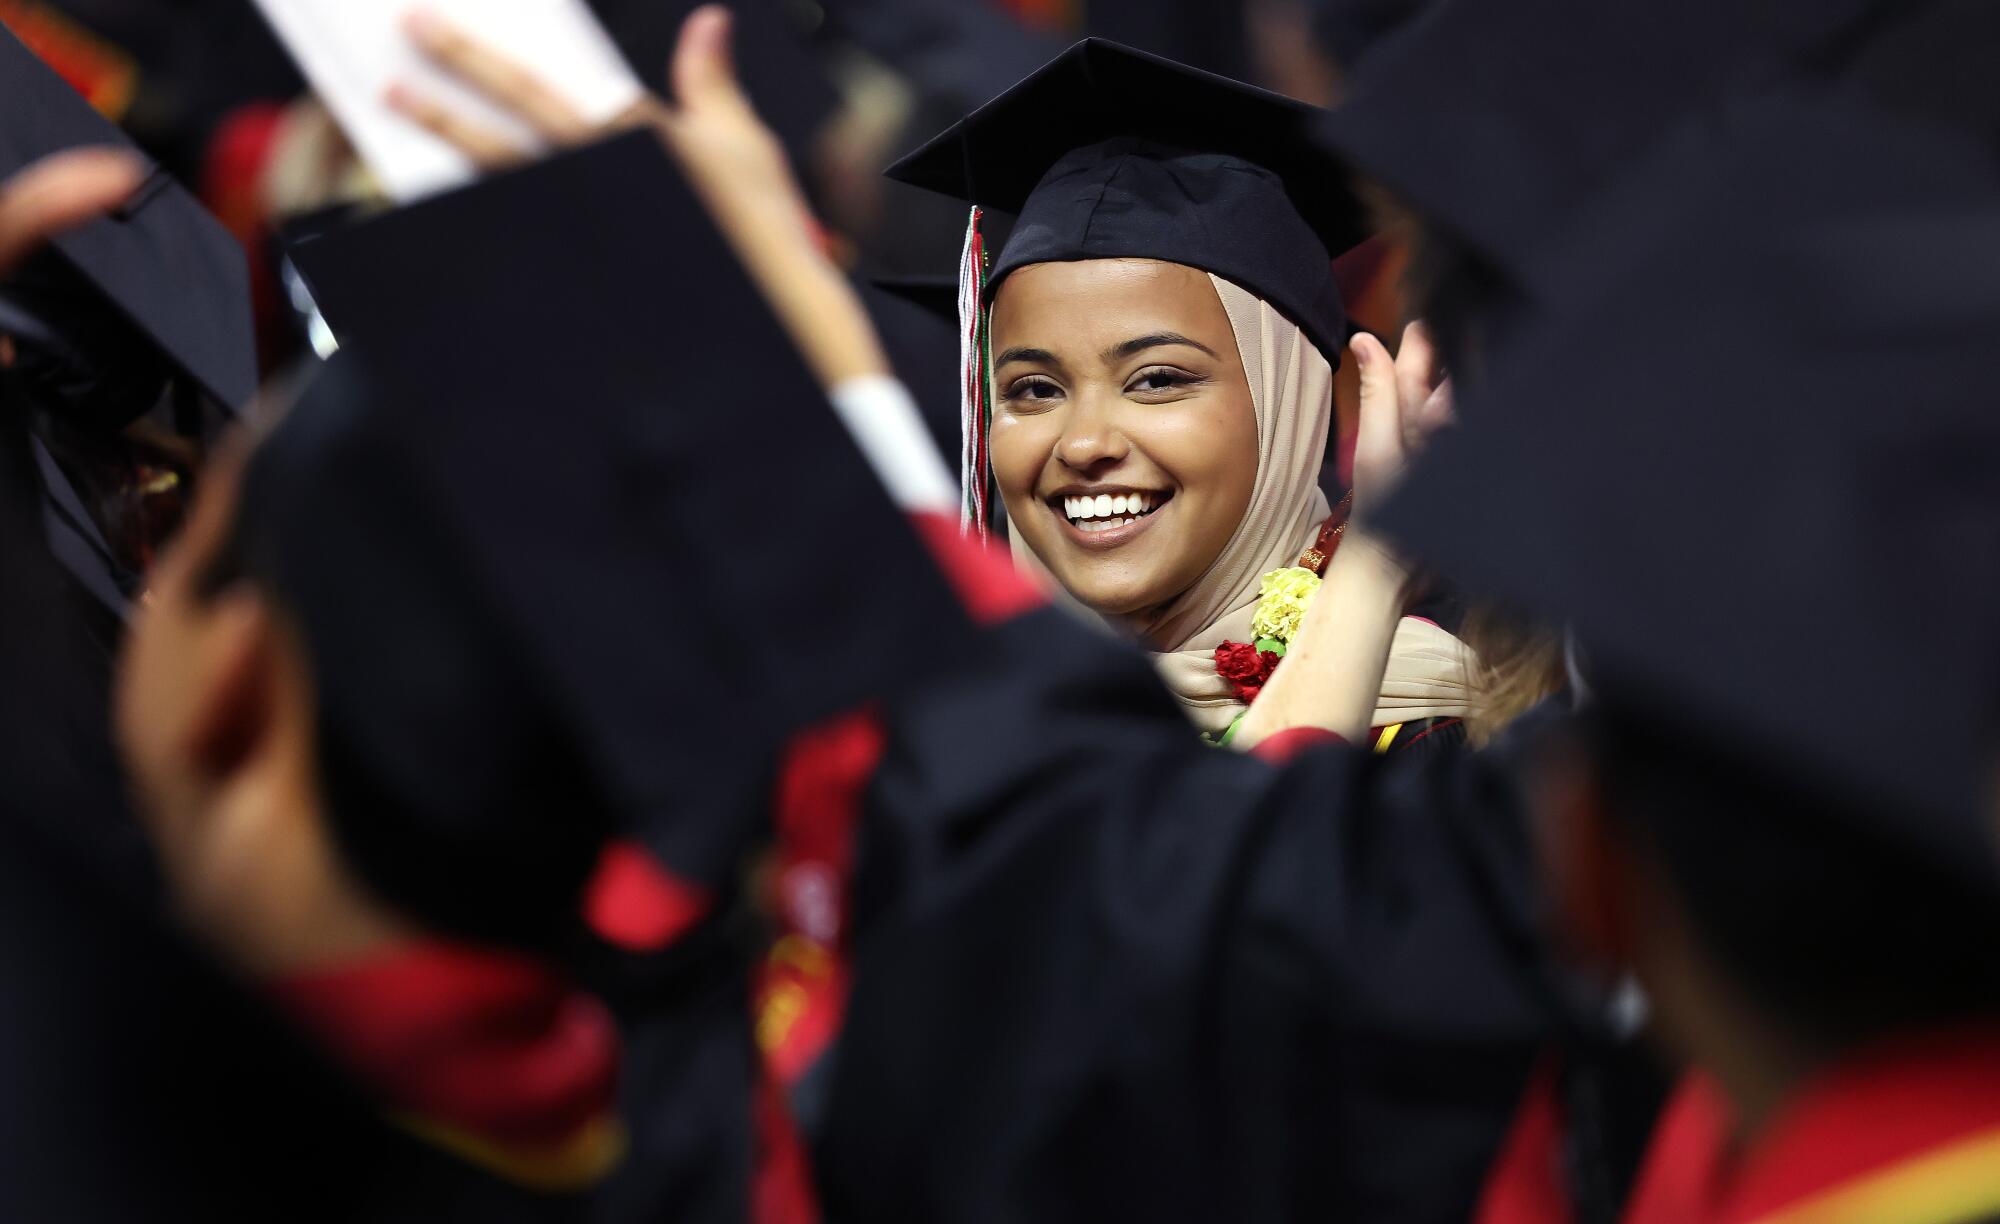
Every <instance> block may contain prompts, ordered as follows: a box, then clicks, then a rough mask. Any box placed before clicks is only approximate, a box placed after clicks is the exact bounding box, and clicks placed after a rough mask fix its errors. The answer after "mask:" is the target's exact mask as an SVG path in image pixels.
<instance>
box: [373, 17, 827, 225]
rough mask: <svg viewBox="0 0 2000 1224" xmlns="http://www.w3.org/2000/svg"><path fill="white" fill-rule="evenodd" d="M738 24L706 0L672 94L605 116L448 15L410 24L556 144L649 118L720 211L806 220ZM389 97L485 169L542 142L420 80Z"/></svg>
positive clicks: (673, 67) (424, 46) (477, 85)
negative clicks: (734, 51)
mask: <svg viewBox="0 0 2000 1224" xmlns="http://www.w3.org/2000/svg"><path fill="white" fill-rule="evenodd" d="M732 25H733V21H732V18H731V17H730V14H729V10H728V9H726V8H723V7H722V6H721V5H714V4H711V5H705V6H703V7H701V8H698V9H696V10H695V11H694V12H692V13H690V14H689V15H688V18H687V21H686V22H685V23H684V24H683V25H682V27H681V35H680V41H679V42H678V43H677V44H676V45H675V48H674V56H673V62H672V63H671V64H670V65H669V66H668V73H667V80H668V89H669V96H668V97H665V98H662V97H659V96H656V95H649V96H647V97H646V98H645V99H643V100H641V101H640V102H638V103H637V104H635V105H634V106H633V107H632V108H631V109H630V110H628V111H626V112H625V113H624V114H622V115H620V116H618V117H617V118H616V119H613V120H612V121H610V122H609V123H605V124H593V123H590V122H589V121H587V120H585V119H584V117H583V116H582V114H581V113H579V112H578V110H577V109H576V107H575V106H574V105H573V104H572V103H571V102H570V101H569V99H567V98H565V97H563V96H561V95H560V94H558V93H556V92H555V91H554V90H553V89H552V88H550V87H549V86H548V85H547V84H546V83H545V82H543V81H542V80H541V78H539V77H538V76H536V75H535V73H534V71H533V70H532V69H531V68H530V67H528V66H527V65H524V64H519V63H516V62H514V61H513V60H510V59H508V58H507V57H506V56H504V55H502V54H501V53H500V52H498V51H496V50H494V49H493V48H492V47H490V46H488V45H486V44H485V43H483V42H480V41H479V40H478V39H477V38H475V37H473V36H472V35H471V34H469V33H467V32H466V31H465V30H462V29H460V28H459V27H457V26H454V25H452V24H451V23H449V22H447V21H445V20H443V19H442V18H439V17H437V16H435V15H432V14H429V13H424V12H418V13H416V14H414V15H412V17H411V18H410V20H409V23H408V25H407V27H406V29H407V31H408V33H409V36H410V39H411V41H412V42H414V43H415V44H416V45H417V49H418V50H420V51H421V52H423V54H424V55H425V56H426V57H427V58H428V59H430V61H431V62H432V63H434V64H436V65H437V66H438V67H439V68H441V69H443V70H444V71H446V72H448V73H450V74H451V75H453V76H454V77H457V78H458V79H459V80H460V81H463V82H464V83H465V84H466V85H468V86H470V87H471V88H473V89H475V90H477V91H478V92H479V93H480V94H481V95H483V96H484V97H485V98H486V99H487V100H489V101H491V102H492V103H493V104H494V105H495V106H498V107H499V108H500V109H502V110H504V111H506V112H507V113H508V114H509V115H512V116H513V117H514V118H516V119H518V120H519V121H520V122H521V123H522V125H523V126H525V127H526V128H528V130H530V131H532V132H534V133H535V134H536V135H537V136H538V137H540V138H541V139H542V140H543V141H545V142H547V143H548V144H550V145H552V146H554V147H557V148H566V147H569V146H572V145H577V144H583V143H587V142H589V141H591V140H596V139H599V138H601V137H603V136H606V135H609V134H610V133H612V132H615V131H619V130H623V129H625V128H630V127H635V126H649V127H652V128H653V129H654V130H656V131H658V132H659V133H660V136H661V138H662V139H663V140H664V141H665V142H666V145H667V148H668V149H669V150H670V151H671V152H672V153H673V155H674V157H675V160H677V161H678V162H679V163H680V165H681V169H682V170H683V171H684V172H685V173H686V174H687V176H688V178H689V180H690V181H691V182H692V183H693V184H694V186H695V188H696V190H697V191H699V192H700V193H701V194H702V197H703V199H704V201H705V202H706V203H707V204H708V206H709V208H710V209H711V211H714V212H716V213H717V214H718V219H721V214H725V213H728V212H732V211H734V210H739V209H755V210H758V211H760V212H766V213H779V214H783V215H786V216H787V217H788V219H792V220H796V221H797V222H798V223H799V224H800V225H801V226H802V227H803V226H805V224H806V223H807V218H808V215H809V214H808V213H807V210H806V204H805V196H804V194H803V193H802V192H801V191H800V190H799V187H798V184H797V182H796V180H794V178H793V177H792V172H791V167H790V165H789V164H788V163H787V162H786V160H785V152H784V149H783V147H782V146H781V145H780V144H779V143H778V138H777V136H776V135H775V134H774V133H773V132H772V131H771V130H770V129H769V128H768V127H766V126H765V125H764V122H763V120H761V119H759V118H758V117H757V112H756V110H755V108H754V107H752V106H751V104H750V99H749V98H748V97H747V96H746V95H745V94H744V92H743V89H742V87H741V86H740V85H739V84H738V83H737V80H736V68H735V63H734V60H733V58H732V56H731V52H730V38H731V27H732ZM389 104H390V105H391V106H392V107H394V108H395V109H396V110H398V111H400V112H402V113H403V114H404V115H407V116H408V117H409V118H411V119H412V120H414V121H416V122H417V123H418V124H420V125H421V126H423V127H424V128H425V129H427V130H428V131H430V132H431V133H432V134H433V135H435V136H437V137H438V138H439V139H441V140H443V141H445V142H446V143H448V144H450V145H452V146H453V147H455V148H457V149H458V150H459V151H460V152H461V153H463V154H464V155H465V156H466V157H467V158H468V159H470V160H471V161H472V162H473V164H474V165H476V166H479V167H481V168H482V169H488V170H493V169H502V168H505V167H507V166H511V165H514V164H516V163H519V162H521V161H524V160H526V159H527V158H529V157H530V156H532V150H529V149H526V148H522V147H521V146H520V145H518V144H517V143H516V142H515V141H513V140H511V139H509V138H508V137H507V136H506V135H505V134H504V133H500V132H496V131H494V130H492V129H489V128H486V127H483V126H481V125H479V124H478V123H476V122H474V121H472V120H469V119H467V118H465V117H464V116H462V115H460V114H458V113H457V112H455V111H453V110H451V109H450V108H449V107H448V106H445V105H444V104H442V103H440V102H438V101H436V100H435V99H432V98H427V97H425V96H423V95H422V94H420V93H418V92H417V91H416V90H414V89H413V88H411V87H408V86H402V85H399V86H397V87H395V88H393V89H392V90H391V91H390V94H389Z"/></svg>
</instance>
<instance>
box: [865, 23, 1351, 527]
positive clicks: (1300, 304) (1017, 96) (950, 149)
mask: <svg viewBox="0 0 2000 1224" xmlns="http://www.w3.org/2000/svg"><path fill="white" fill-rule="evenodd" d="M1318 114H1319V112H1318V110H1317V108H1315V107H1312V106H1308V105H1307V104H1305V103H1303V102H1298V101H1295V100H1293V99H1290V98H1286V97H1283V96H1281V95H1279V94H1274V93H1271V92H1269V91H1267V90H1262V89H1258V88H1256V87H1254V86H1250V85H1245V84H1242V83H1241V82H1238V81H1232V80H1229V79H1228V78H1226V77H1220V76H1216V75H1215V74H1213V73H1208V72H1203V71H1201V70H1199V69H1195V68H1189V67H1187V66H1185V65H1183V64H1177V63H1174V62H1173V61H1172V60H1167V59H1162V58H1160V57H1159V56H1156V55H1149V54H1147V53H1146V52H1144V51H1137V50H1134V49H1132V48H1130V47H1124V46H1120V45H1119V44H1117V43H1113V42H1106V41H1105V40H1103V39H1098V38H1086V39H1084V40H1083V41H1081V42H1079V43H1076V44H1075V45H1074V46H1072V47H1070V48H1069V50H1067V51H1065V52H1063V53H1062V54H1061V55H1059V56H1057V57H1056V58H1055V59H1054V60H1051V61H1050V62H1049V63H1048V64H1046V65H1044V66H1043V67H1042V68H1040V69H1038V70H1037V71H1036V72H1035V73H1034V74H1032V75H1031V76H1029V77H1028V78H1027V79H1026V80H1023V81H1021V82H1020V83H1019V84H1017V85H1015V86H1014V87H1013V88H1012V89H1009V90H1008V91H1007V92H1005V93H1003V94H1001V95H1000V96H999V97H997V98H995V99H993V100H992V101H991V102H988V103H987V104H986V105H984V106H982V107H980V108H979V109H978V110H976V111H974V112H972V114H970V115H968V116H966V117H965V118H964V119H962V120H960V121H959V122H958V123H956V124H954V125H953V126H952V127H951V128H949V129H948V130H946V131H945V132H943V133H942V134H940V135H939V136H937V137H935V138H933V139H932V140H931V141H929V142H928V143H926V144H925V145H924V146H923V147H922V148H919V149H918V150H916V151H915V152H913V153H911V154H910V155H908V156H907V157H905V158H903V159H902V160H901V161H899V162H897V163H896V164H895V165H893V166H891V167H889V171H888V173H889V176H890V177H891V178H893V179H897V180H899V181H901V182H904V183H909V184H911V185H913V186H917V187H924V188H928V189H930V190H932V191H938V192H942V193H944V194H946V195H951V196H956V197H958V198H959V199H962V200H966V201H968V202H970V203H971V204H972V205H973V206H974V208H973V221H972V225H971V227H970V229H969V231H968V234H967V239H966V251H965V255H964V257H963V258H962V259H961V261H960V269H959V278H960V284H961V286H963V290H962V293H961V298H960V300H961V303H962V306H961V314H962V315H963V316H965V317H963V318H962V322H961V334H962V336H964V337H965V339H966V343H965V344H964V346H963V351H962V356H961V360H962V364H963V365H964V367H965V370H964V373H963V375H962V377H963V385H964V387H965V388H966V391H967V399H966V404H965V407H964V409H963V411H962V414H961V417H962V421H963V432H964V435H965V441H964V446H963V448H962V451H961V478H962V480H963V481H964V484H965V488H966V490H967V499H966V501H967V505H966V518H967V522H968V524H969V525H970V526H971V527H973V528H974V529H976V530H982V531H983V530H984V529H985V528H986V518H987V511H986V506H987V501H988V498H987V491H986V487H985V485H986V481H985V467H986V464H985V459H984V455H985V449H984V437H985V429H986V423H987V420H988V417H989V407H988V405H987V404H986V402H985V399H986V394H987V389H986V387H985V381H986V380H985V377H984V375H983V373H981V372H980V371H981V370H982V369H983V366H982V365H981V364H980V363H981V359H982V357H983V349H984V343H983V334H984V311H983V307H985V306H989V305H991V298H992V293H993V290H994V288H995V286H997V285H998V284H999V283H1000V282H1001V281H1002V280H1003V279H1005V278H1006V277H1007V275H1008V274H1009V273H1011V272H1013V271H1014V270H1016V269H1018V268H1022V267H1025V266H1027V265H1029V264H1036V263H1050V262H1064V261H1073V260H1087V259H1135V258H1136V259H1158V260H1163V261H1166V262H1169V263H1177V264H1185V265H1187V266H1189V267H1194V268H1200V269H1202V270H1203V271H1206V272H1212V273H1214V274H1215V275H1217V276H1220V277H1222V278H1223V279H1225V280H1228V281H1232V282H1234V283H1235V284H1238V285H1241V286H1242V287H1243V288H1245V289H1248V290H1249V291H1251V292H1252V293H1254V294H1256V295H1257V296H1258V297H1260V298H1262V299H1264V300H1265V301H1268V302H1270V303H1271V304H1272V305H1273V306H1275V307H1277V308H1278V310H1279V311H1280V312H1282V313H1283V314H1284V315H1285V316H1286V317H1287V318H1289V319H1290V320H1291V321H1292V322H1294V323H1296V324H1298V326H1299V328H1300V329H1301V330H1302V331H1304V332H1305V334H1306V336H1307V338H1308V339H1310V340H1311V341H1312V342H1313V343H1314V344H1315V345H1316V346H1318V348H1319V350H1320V351H1321V352H1322V353H1323V354H1325V356H1326V359H1327V361H1328V362H1329V363H1331V364H1333V365H1335V366H1338V365H1339V364H1340V355H1341V350H1342V347H1343V346H1344V345H1345V344H1346V341H1347V321H1346V315H1345V313H1344V312H1343V310H1342V307H1341V301H1340V291H1339V287H1338V285H1337V284H1336V283H1335V281H1334V276H1333V257H1334V256H1335V255H1337V254H1339V253H1340V252H1342V251H1344V250H1346V249H1347V248H1349V247H1351V246H1353V245H1355V244H1356V243H1358V242H1360V241H1361V240H1362V239H1364V238H1366V237H1367V225H1366V217H1365V212H1364V209H1363V207H1362V205H1361V203H1360V201H1359V200H1358V199H1357V198H1356V197H1355V196H1354V195H1353V193H1352V192H1351V191H1350V190H1349V186H1348V183H1347V178H1346V172H1345V169H1344V167H1343V165H1342V163H1341V162H1340V161H1339V160H1338V159H1337V158H1335V157H1333V156H1331V155H1329V154H1328V153H1327V152H1325V151H1324V149H1322V148H1321V147H1320V146H1318V145H1316V144H1315V143H1314V142H1313V141H1312V140H1311V139H1310V138H1309V133H1310V130H1311V126H1312V121H1313V119H1314V118H1315V117H1316V116H1317V115H1318ZM985 208H994V209H1000V210H1004V211H1006V212H1009V213H1013V214H1016V215H1017V218H1018V219H1017V221H1016V223H1015V225H1014V228H1013V232H1012V233H1011V234H1010V235H1009V236H1008V238H1007V242H1006V245H1005V246H1004V247H1002V248H1001V250H1000V253H999V255H998V257H997V258H994V259H992V260H991V267H990V269H989V268H987V267H986V264H987V262H988V260H987V255H986V249H985V246H984V240H983V237H982V235H981V233H980V229H979V217H980V210H981V209H985ZM975 306H977V307H979V308H982V309H980V311H979V313H978V316H977V318H975V317H972V316H973V310H974V307H975Z"/></svg>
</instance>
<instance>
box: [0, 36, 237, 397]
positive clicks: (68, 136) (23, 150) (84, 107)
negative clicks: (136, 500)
mask: <svg viewBox="0 0 2000 1224" xmlns="http://www.w3.org/2000/svg"><path fill="white" fill-rule="evenodd" d="M0 102H4V104H5V108H6V113H7V122H6V123H5V124H4V125H0V175H11V174H13V173H15V172H16V171H18V170H20V169H22V168H23V167H25V166H27V165H29V164H30V163H32V162H35V161H37V160H39V159H41V158H43V157H46V156H48V155H49V154H51V153H56V152H59V151H61V150H64V149H72V148H77V147H79V146H84V145H111V146H116V147H120V148H125V149H128V150H132V151H133V153H134V155H135V156H137V155H138V153H137V150H136V149H133V148H132V143H131V141H129V140H127V139H126V137H125V136H124V134H123V133H121V132H120V131H119V130H118V129H117V128H116V127H114V126H113V125H112V124H111V123H110V122H109V121H108V120H106V119H104V118H103V117H102V116H100V115H99V114H98V113H97V112H96V111H94V110H92V109H91V108H90V105H89V103H87V102H85V101H84V100H83V99H82V98H81V97H79V96H78V95H77V93H76V91H75V90H73V89H71V88H70V87H69V86H68V85H67V84H65V83H64V82H63V80H62V78H61V77H59V76H57V75H56V73H55V72H54V71H53V70H52V69H50V68H49V67H48V66H47V65H46V64H44V63H42V61H41V60H39V59H37V58H36V57H35V55H34V54H33V53H32V52H30V51H29V50H28V49H27V48H26V47H24V46H23V45H21V43H20V41H19V40H18V39H16V38H15V37H14V36H13V35H12V34H10V33H6V32H4V31H0ZM147 165H148V167H149V168H150V170H151V173H150V175H149V176H148V177H147V178H146V180H145V182H144V183H143V184H142V185H141V186H140V188H139V189H138V191H137V192H135V193H134V195H133V197H132V198H131V199H130V200H129V201H127V202H126V204H125V205H124V206H123V207H122V208H120V209H119V210H118V211H116V212H114V213H112V214H111V215H110V216H107V217H101V218H99V219H97V220H95V221H92V222H90V223H89V224H86V225H83V226H79V227H78V228H76V229H73V230H71V231H69V232H68V233H66V234H62V235H60V236H58V237H57V238H55V239H54V241H53V243H52V244H51V247H52V249H53V250H54V251H55V252H56V253H57V254H58V255H59V257H60V259H61V260H62V261H63V263H64V264H66V265H67V267H68V268H69V269H73V270H74V271H75V273H76V274H77V276H78V277H80V278H81V283H79V284H57V283H54V280H53V279H52V278H51V277H48V276H40V275H38V276H36V277H35V278H34V282H33V283H32V284H30V285H27V286H25V287H24V288H23V290H22V292H24V293H26V294H28V295H29V298H28V300H25V301H21V300H17V301H10V302H8V303H7V305H8V307H9V309H8V312H7V313H8V314H9V315H10V316H13V315H16V314H20V315H25V316H30V317H40V318H42V319H43V320H44V322H45V323H46V322H48V321H49V316H50V315H51V314H52V313H59V314H60V316H61V325H62V327H63V329H64V330H67V331H72V332H73V331H76V330H77V329H78V328H87V329H88V330H89V331H90V333H91V335H89V336H82V337H79V336H77V335H69V336H66V337H64V338H65V339H67V340H68V341H69V342H70V344H71V345H72V346H77V347H81V348H82V349H84V350H85V355H86V356H89V354H90V353H92V352H97V351H99V350H100V349H101V347H102V345H101V344H100V343H92V341H93V340H96V341H104V340H106V339H107V338H108V339H109V341H110V342H112V343H114V344H116V343H119V342H122V341H123V340H124V338H125V329H124V328H122V327H121V326H120V324H122V323H128V322H129V324H130V325H131V326H132V327H135V328H136V329H137V330H138V332H139V333H141V334H143V336H144V337H145V338H146V339H147V340H148V341H150V342H151V343H152V344H153V345H156V346H157V347H158V349H159V351H160V352H161V353H163V354H164V355H165V356H166V358H167V359H168V360H170V361H171V362H172V363H173V364H174V366H175V367H177V368H178V369H179V370H180V371H181V372H182V373H183V374H185V375H186V376H187V377H188V378H189V379H191V380H192V381H193V382H194V383H195V384H196V385H198V386H199V387H200V388H201V389H202V390H203V391H205V392H206V393H207V394H208V395H209V396H210V397H211V398H212V399H213V400H214V401H215V402H216V403H217V404H219V405H221V406H222V407H224V408H227V409H230V410H234V409H237V408H240V407H242V406H243V405H244V404H245V403H247V402H248V400H249V398H250V396H251V394H252V393H253V392H255V391H256V389H257V359H256V347H255V343H254V340H253V336H252V334H251V325H250V285H249V273H248V270H247V268H246V266H245V262H244V256H243V251H242V248H241V247H240V246H238V244H237V242H236V240H235V239H234V238H232V237H230V235H229V233H228V232H227V231H226V230H224V229H223V228H222V226H221V225H220V224H219V223H217V222H216V220H215V219H214V218H213V217H210V216H209V215H208V214H207V213H206V212H204V211H203V210H202V208H201V206H200V205H199V204H197V203H196V202H195V200H194V197H193V196H191V195H189V194H188V192H187V191H186V189H184V188H183V187H181V186H180V184H178V183H176V182H175V181H174V180H173V178H172V177H171V176H170V175H168V174H167V172H166V171H165V170H163V169H161V168H160V167H159V166H157V165H154V164H152V163H151V161H150V160H148V161H147ZM39 266H43V267H46V265H39ZM65 279H66V278H65ZM91 290H95V292H96V293H98V294H101V295H102V297H103V298H104V299H106V300H108V301H109V302H110V303H111V304H112V305H113V306H114V307H115V308H116V310H117V312H118V315H119V316H121V318H120V319H118V320H115V321H110V322H101V321H100V322H96V323H92V322H89V321H88V319H87V316H88V315H89V313H90V311H91V309H93V307H91V306H90V305H89V303H88V301H87V299H88V298H89V296H90V291H91ZM56 298H60V299H61V300H60V301H57V300H55V299H56ZM12 321H14V322H22V321H23V320H20V319H15V320H12ZM146 407H151V405H150V404H146V405H144V406H143V407H142V408H141V410H142V411H143V410H144V408H146Z"/></svg>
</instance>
